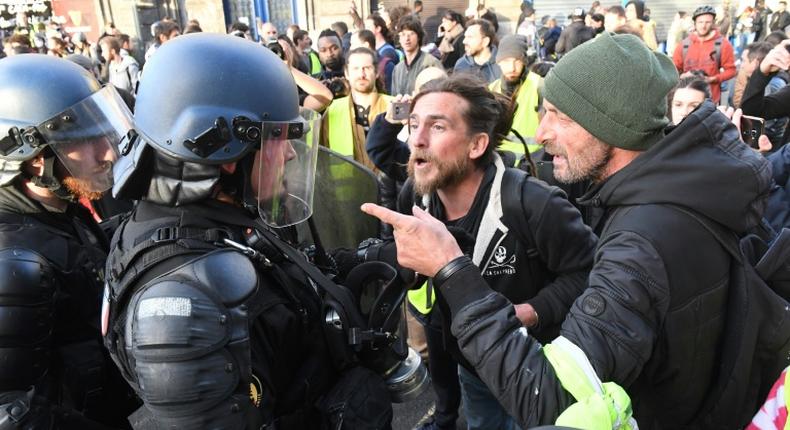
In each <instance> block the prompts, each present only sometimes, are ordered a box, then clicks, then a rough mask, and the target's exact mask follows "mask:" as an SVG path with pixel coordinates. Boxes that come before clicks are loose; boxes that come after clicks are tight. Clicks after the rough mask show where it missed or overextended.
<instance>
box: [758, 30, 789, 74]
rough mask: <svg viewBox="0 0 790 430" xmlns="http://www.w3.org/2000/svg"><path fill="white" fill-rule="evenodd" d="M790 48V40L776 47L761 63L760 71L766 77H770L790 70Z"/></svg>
mask: <svg viewBox="0 0 790 430" xmlns="http://www.w3.org/2000/svg"><path fill="white" fill-rule="evenodd" d="M788 46H790V39H788V40H784V41H782V43H780V44H778V45H776V47H774V49H771V50H770V51H769V52H768V55H766V56H765V58H764V59H763V61H762V62H761V63H760V71H761V72H763V74H764V75H766V76H768V75H770V74H771V73H775V72H778V71H780V70H787V69H790V52H788V51H787V47H788Z"/></svg>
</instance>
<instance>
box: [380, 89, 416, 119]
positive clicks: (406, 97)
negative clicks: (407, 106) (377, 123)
mask: <svg viewBox="0 0 790 430" xmlns="http://www.w3.org/2000/svg"><path fill="white" fill-rule="evenodd" d="M409 101H411V96H409V95H408V94H398V95H396V96H395V97H393V98H392V99H390V103H389V105H388V106H387V112H386V113H385V114H384V119H385V120H387V122H388V123H390V124H394V125H397V124H402V125H406V124H408V123H409V120H408V119H404V120H399V119H395V118H393V115H394V114H395V110H394V108H393V105H394V104H395V103H401V102H406V103H408V102H409Z"/></svg>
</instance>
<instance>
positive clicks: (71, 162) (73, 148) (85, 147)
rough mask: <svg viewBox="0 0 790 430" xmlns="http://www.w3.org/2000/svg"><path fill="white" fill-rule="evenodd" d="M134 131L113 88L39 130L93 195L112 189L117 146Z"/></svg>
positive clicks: (69, 110) (77, 106)
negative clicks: (129, 132) (128, 133)
mask: <svg viewBox="0 0 790 430" xmlns="http://www.w3.org/2000/svg"><path fill="white" fill-rule="evenodd" d="M131 128H132V114H131V113H130V112H129V109H128V108H127V107H126V104H124V102H123V100H122V99H121V97H120V96H119V95H118V92H117V91H116V90H115V88H114V87H113V86H111V85H108V86H106V87H104V88H102V89H101V90H100V91H97V92H96V93H94V94H93V95H92V96H90V97H88V98H86V99H85V100H82V101H81V102H79V103H77V104H75V105H73V106H71V107H69V108H68V109H66V110H64V111H63V112H60V113H59V114H57V115H55V116H54V117H52V118H50V119H48V120H47V121H44V122H43V123H42V124H40V125H39V126H38V127H36V129H37V130H38V132H39V133H40V134H41V136H42V137H43V138H44V141H45V142H46V143H47V144H48V145H49V147H50V148H52V151H53V152H54V153H55V155H56V156H57V157H58V159H59V160H60V161H61V163H63V166H64V167H65V168H66V170H67V171H68V175H70V176H71V177H73V178H74V179H76V180H77V181H79V182H80V183H81V186H82V187H83V188H84V189H85V190H86V191H90V192H104V191H107V190H108V189H110V188H112V185H113V176H112V166H113V164H115V162H116V161H117V160H118V143H119V142H120V141H121V138H123V137H124V136H125V135H126V133H127V132H128V131H129V130H130V129H131Z"/></svg>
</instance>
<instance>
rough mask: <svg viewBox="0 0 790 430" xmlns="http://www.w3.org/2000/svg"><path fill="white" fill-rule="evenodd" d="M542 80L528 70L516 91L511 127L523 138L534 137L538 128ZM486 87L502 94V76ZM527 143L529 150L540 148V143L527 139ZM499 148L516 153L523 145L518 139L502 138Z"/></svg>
mask: <svg viewBox="0 0 790 430" xmlns="http://www.w3.org/2000/svg"><path fill="white" fill-rule="evenodd" d="M542 82H543V78H541V77H540V75H538V74H537V73H532V72H529V73H528V74H527V77H526V79H524V82H522V83H521V86H520V87H519V88H518V90H517V92H516V97H515V102H516V111H515V112H514V113H513V129H514V130H516V131H517V132H518V133H519V134H520V135H521V137H523V138H524V139H525V140H527V139H528V138H534V137H535V132H536V131H537V130H538V122H539V120H538V111H537V107H538V101H539V93H538V91H539V89H540V86H541V84H542ZM488 89H489V90H491V91H493V92H495V93H500V94H502V78H499V79H497V80H496V81H494V82H492V83H491V84H489V85H488ZM533 142H534V139H533ZM527 143H528V145H527V148H528V149H529V152H535V151H537V150H539V149H540V145H538V144H536V143H529V140H528V141H527ZM499 148H500V149H504V150H506V151H511V152H513V153H516V154H523V153H524V145H522V144H521V142H520V141H516V142H511V141H510V140H503V141H502V145H500V146H499Z"/></svg>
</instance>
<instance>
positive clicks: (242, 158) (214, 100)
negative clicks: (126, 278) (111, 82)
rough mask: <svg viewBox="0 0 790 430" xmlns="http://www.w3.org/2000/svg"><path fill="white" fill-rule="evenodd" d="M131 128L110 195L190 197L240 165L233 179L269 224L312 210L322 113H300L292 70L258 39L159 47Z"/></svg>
mask: <svg viewBox="0 0 790 430" xmlns="http://www.w3.org/2000/svg"><path fill="white" fill-rule="evenodd" d="M134 128H135V132H136V133H137V134H138V136H137V137H136V138H135V139H134V141H129V142H128V146H124V147H122V148H121V153H122V154H124V155H123V157H122V161H121V162H119V163H118V166H117V167H116V186H115V188H114V190H113V191H114V193H115V195H116V196H124V197H130V198H137V199H143V200H148V201H153V202H156V203H159V204H166V205H171V206H179V205H183V204H188V203H194V202H196V201H199V200H202V199H205V198H208V197H210V196H211V195H212V193H214V192H215V191H216V189H217V187H223V185H227V184H223V181H229V180H231V179H229V178H231V177H233V175H230V174H227V173H226V172H224V171H223V169H221V168H220V166H223V165H227V164H229V163H237V167H240V168H241V170H242V171H243V175H242V176H246V177H244V178H243V179H244V184H238V183H237V184H235V185H238V186H243V188H244V191H243V194H245V196H243V197H245V200H246V201H248V202H249V201H251V202H252V205H253V206H257V209H258V212H259V214H260V215H261V217H262V218H263V219H264V221H265V222H267V223H269V224H271V225H276V226H283V225H291V224H294V223H296V222H299V221H301V220H303V219H306V218H307V217H309V216H310V214H311V205H312V193H313V185H314V176H315V164H316V158H317V145H318V132H319V130H320V116H319V115H318V114H316V113H314V112H311V111H307V110H301V109H300V107H299V96H298V92H297V87H296V83H295V82H294V79H293V76H292V75H291V72H290V70H289V68H288V66H287V65H286V64H285V63H284V62H283V61H282V60H281V59H280V58H278V57H277V56H276V55H275V54H273V53H272V52H270V51H269V50H268V49H266V48H265V47H263V46H261V45H259V44H257V43H254V42H251V41H249V40H245V39H241V38H238V37H233V36H229V35H220V34H208V33H194V34H189V35H185V36H181V37H178V38H177V39H174V40H173V41H171V42H168V43H167V44H164V45H162V47H161V48H159V50H158V51H157V53H156V55H155V56H153V57H152V58H151V60H149V62H148V63H147V64H146V67H145V70H144V72H143V75H142V77H141V80H140V85H139V87H138V90H137V100H136V103H135V116H134ZM150 150H153V152H154V153H153V154H149V152H151V151H150ZM236 170H238V169H236ZM235 177H236V178H238V177H239V175H238V174H236V175H235Z"/></svg>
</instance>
